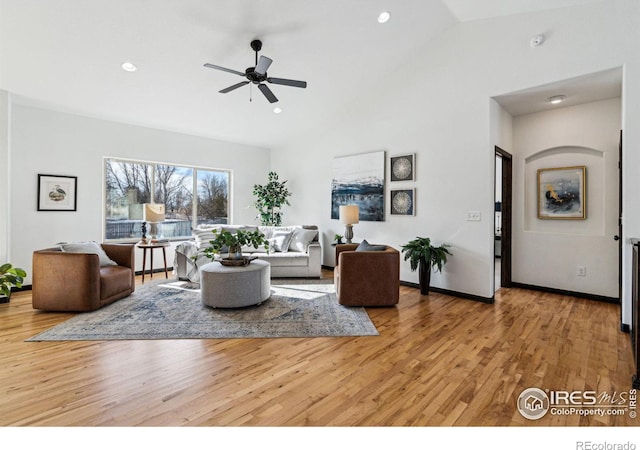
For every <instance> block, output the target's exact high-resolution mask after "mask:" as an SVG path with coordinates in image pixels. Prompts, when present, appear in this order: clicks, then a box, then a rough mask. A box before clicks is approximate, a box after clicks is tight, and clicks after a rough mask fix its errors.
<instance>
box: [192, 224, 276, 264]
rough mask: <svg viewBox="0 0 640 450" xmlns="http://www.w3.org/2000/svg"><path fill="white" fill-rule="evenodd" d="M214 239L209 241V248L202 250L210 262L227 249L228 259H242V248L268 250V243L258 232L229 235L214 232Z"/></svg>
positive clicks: (241, 231) (229, 233) (219, 231)
mask: <svg viewBox="0 0 640 450" xmlns="http://www.w3.org/2000/svg"><path fill="white" fill-rule="evenodd" d="M213 233H214V235H215V238H214V239H212V240H210V241H209V246H208V247H206V248H205V249H204V250H203V253H204V255H205V256H207V257H208V258H210V259H211V260H212V261H213V259H214V258H215V256H216V255H217V254H219V253H220V252H221V251H224V250H225V249H228V252H229V254H228V259H242V247H243V246H252V247H258V246H260V245H262V246H264V247H265V248H266V249H267V251H268V250H269V242H268V241H267V240H266V239H265V238H264V234H262V233H261V232H259V231H243V230H238V231H236V232H235V233H231V232H229V231H225V230H214V231H213Z"/></svg>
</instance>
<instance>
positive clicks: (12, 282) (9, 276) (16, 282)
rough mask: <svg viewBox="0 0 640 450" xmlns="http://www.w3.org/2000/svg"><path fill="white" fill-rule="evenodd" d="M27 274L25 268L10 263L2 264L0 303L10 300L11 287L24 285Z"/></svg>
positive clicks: (0, 271)
mask: <svg viewBox="0 0 640 450" xmlns="http://www.w3.org/2000/svg"><path fill="white" fill-rule="evenodd" d="M26 276H27V273H26V272H25V271H24V270H23V269H20V268H18V267H13V266H12V265H11V264H9V263H5V264H2V265H1V266H0V303H6V302H8V301H9V298H10V297H11V288H12V287H14V286H15V287H18V288H19V287H22V281H23V277H26ZM5 299H6V300H5Z"/></svg>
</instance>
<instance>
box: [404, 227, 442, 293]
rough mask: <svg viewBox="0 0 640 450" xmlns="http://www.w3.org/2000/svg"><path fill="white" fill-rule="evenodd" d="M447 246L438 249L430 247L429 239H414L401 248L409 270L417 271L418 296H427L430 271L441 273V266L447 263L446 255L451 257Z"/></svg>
mask: <svg viewBox="0 0 640 450" xmlns="http://www.w3.org/2000/svg"><path fill="white" fill-rule="evenodd" d="M448 247H450V246H449V245H447V244H442V245H441V246H439V247H435V246H433V245H431V239H429V238H423V237H416V238H415V239H413V240H411V241H409V242H407V243H406V244H405V245H403V246H402V253H404V260H405V261H406V260H409V263H410V264H411V270H412V271H414V272H415V271H416V270H419V272H418V276H419V280H420V294H421V295H429V285H430V284H431V271H432V270H436V271H438V272H442V266H444V265H445V264H446V263H447V255H451V253H449V250H447V248H448Z"/></svg>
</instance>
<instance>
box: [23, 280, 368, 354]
mask: <svg viewBox="0 0 640 450" xmlns="http://www.w3.org/2000/svg"><path fill="white" fill-rule="evenodd" d="M163 281H164V280H163ZM377 335H379V333H378V331H377V330H376V328H375V326H374V325H373V323H372V322H371V320H370V319H369V316H368V315H367V312H366V310H365V309H364V308H361V307H346V306H342V305H340V304H338V301H337V298H336V294H335V289H334V286H333V284H326V283H325V284H322V283H321V282H318V281H317V280H316V282H315V283H312V282H308V283H295V282H294V283H292V284H284V283H283V282H275V283H272V286H271V297H270V298H269V299H267V300H266V301H265V302H263V303H262V304H261V305H256V306H248V307H245V308H237V309H222V308H216V309H214V308H210V307H208V306H204V305H203V304H202V302H201V300H200V290H199V286H198V285H197V284H194V283H185V282H175V283H174V282H164V283H163V282H153V283H147V284H145V285H142V286H140V287H138V288H136V291H135V292H134V293H133V294H132V295H131V296H129V297H127V298H124V299H122V300H119V301H117V302H115V303H112V304H111V305H108V306H105V307H104V308H101V309H99V310H97V311H92V312H87V313H80V314H78V315H77V316H74V317H73V318H71V319H69V320H67V321H66V322H63V323H61V324H59V325H57V326H55V327H53V328H51V329H49V330H47V331H44V332H42V333H40V334H38V335H36V336H34V337H32V338H29V339H27V341H30V342H34V341H96V340H98V341H101V340H126V339H222V338H285V337H323V336H377Z"/></svg>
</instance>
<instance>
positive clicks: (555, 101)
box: [547, 95, 567, 105]
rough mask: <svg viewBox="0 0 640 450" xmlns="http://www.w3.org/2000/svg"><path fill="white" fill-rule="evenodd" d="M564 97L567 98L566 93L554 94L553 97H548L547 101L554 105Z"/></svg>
mask: <svg viewBox="0 0 640 450" xmlns="http://www.w3.org/2000/svg"><path fill="white" fill-rule="evenodd" d="M565 98H567V96H566V95H554V96H553V97H549V98H548V99H547V101H548V102H549V103H553V104H554V105H557V104H558V103H562V102H563V101H564V99H565Z"/></svg>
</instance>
